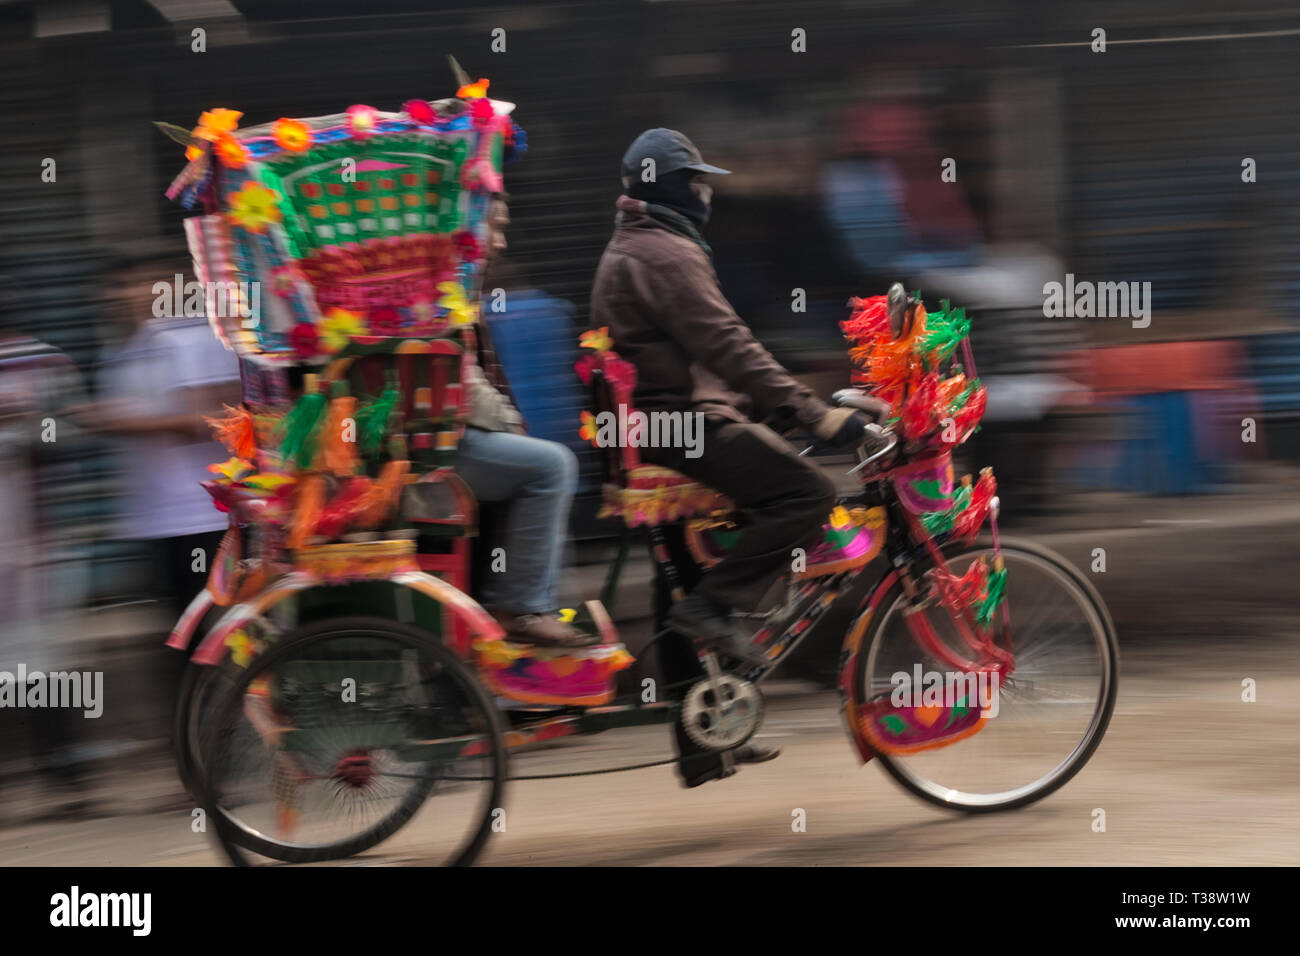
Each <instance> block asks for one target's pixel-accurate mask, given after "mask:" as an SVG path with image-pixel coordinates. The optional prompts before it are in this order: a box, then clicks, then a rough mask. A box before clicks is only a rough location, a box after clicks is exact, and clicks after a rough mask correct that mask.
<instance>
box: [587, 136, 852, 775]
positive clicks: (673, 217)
mask: <svg viewBox="0 0 1300 956" xmlns="http://www.w3.org/2000/svg"><path fill="white" fill-rule="evenodd" d="M646 160H653V170H654V173H653V175H652V176H650V177H649V178H650V180H651V181H649V182H646V181H645V180H644V178H643V175H642V174H643V170H645V169H647V168H648V167H649V166H650V164H648V163H646ZM728 172H729V171H728V170H725V169H719V168H718V167H717V166H711V165H709V164H707V163H705V162H704V161H703V158H702V157H701V156H700V152H699V150H698V149H696V147H695V145H694V144H693V143H692V142H691V141H690V140H689V139H687V138H686V137H685V136H683V135H682V134H681V133H679V132H677V131H676V130H669V129H652V130H647V131H645V132H644V133H642V134H641V135H640V136H638V137H637V138H636V140H634V141H633V143H632V145H631V146H630V147H629V148H628V150H627V153H626V154H625V155H624V156H623V163H622V170H621V175H622V181H623V186H624V189H625V193H624V195H622V196H620V197H619V198H618V202H617V209H618V215H617V218H616V219H615V223H616V225H615V229H614V235H613V237H612V238H611V239H610V241H609V245H608V246H607V247H606V248H605V254H604V255H603V256H602V258H601V260H600V265H599V267H598V268H597V270H596V277H595V282H594V285H593V288H592V295H591V313H592V325H593V326H596V327H600V326H607V327H608V328H609V333H610V336H611V338H612V339H613V340H614V349H615V350H616V351H617V352H618V353H619V355H620V356H622V357H623V358H624V359H627V360H628V361H630V362H631V363H632V364H633V365H634V366H635V367H636V372H637V384H636V391H635V402H636V407H637V409H638V410H639V411H643V412H653V411H665V412H670V413H671V412H678V413H685V414H694V413H697V412H698V413H701V414H703V415H704V423H705V424H704V437H703V443H702V448H700V449H696V451H697V452H702V453H701V454H699V457H687V455H686V454H685V452H686V449H683V448H644V449H642V450H641V455H642V458H643V459H644V460H646V461H648V462H650V463H653V464H657V465H662V466H665V467H668V468H671V469H673V470H674V471H679V472H682V473H683V474H685V475H688V476H689V477H691V478H694V479H695V480H697V481H700V482H703V483H704V484H706V485H708V486H710V487H712V488H715V489H717V490H718V491H720V492H722V493H723V494H725V495H727V496H728V497H729V498H730V499H731V500H732V501H733V502H735V503H736V505H737V506H738V507H739V508H741V509H742V510H744V511H745V512H746V513H747V516H748V518H749V523H748V525H747V527H746V528H745V529H744V531H743V532H742V533H741V535H740V537H739V538H738V539H737V541H736V543H735V544H734V545H733V546H732V547H731V549H730V550H729V551H728V553H727V556H726V557H725V558H724V559H723V560H722V561H721V562H720V563H719V564H718V565H716V566H715V567H713V568H712V569H711V570H709V571H706V572H705V573H704V575H703V577H702V578H701V579H700V583H699V584H698V585H696V586H695V588H694V589H693V590H691V591H690V593H688V594H687V595H686V596H685V597H684V598H683V599H682V600H680V601H677V602H676V603H675V604H673V605H672V607H671V609H670V610H669V612H668V616H667V623H668V625H669V626H670V627H671V628H672V629H673V630H674V631H675V632H676V633H677V634H679V635H685V636H686V637H687V638H693V639H695V640H697V641H699V642H700V643H702V644H704V645H706V646H709V647H712V648H715V649H718V650H721V651H723V652H725V653H727V654H728V655H729V656H732V657H738V658H741V659H752V658H753V657H754V656H755V654H754V652H752V651H750V650H749V648H748V647H747V646H746V645H745V644H742V643H740V642H739V641H737V640H736V638H735V637H734V636H733V634H732V627H731V611H732V610H733V609H742V610H745V609H753V608H754V607H756V606H757V605H758V603H759V602H760V601H761V600H762V599H763V596H764V594H765V593H766V592H767V590H768V589H769V588H770V587H771V585H772V584H773V583H774V582H775V581H776V580H777V578H779V577H780V576H781V575H782V574H783V573H784V572H786V571H788V570H790V567H791V560H792V558H793V553H794V549H795V548H796V547H798V546H800V545H806V544H808V541H809V539H810V538H812V537H813V536H814V535H815V534H816V533H817V531H818V530H819V529H820V528H821V527H822V524H823V522H825V520H826V517H827V515H828V514H829V513H830V511H831V508H832V507H833V506H834V504H835V487H834V485H833V484H832V483H831V481H830V479H829V478H827V477H826V476H825V475H824V474H822V472H821V471H820V469H818V468H817V466H816V465H814V464H813V463H812V462H811V461H809V460H808V459H807V458H803V457H800V456H799V455H798V454H796V453H795V452H794V451H793V450H792V449H791V447H790V445H789V444H788V443H787V442H786V441H785V440H784V439H783V438H782V437H781V436H780V435H779V434H777V432H776V431H774V430H773V429H772V428H769V427H768V426H767V425H765V424H760V423H759V421H757V420H756V419H759V418H770V419H772V420H776V419H782V418H783V419H785V420H787V421H788V420H791V419H793V420H794V421H795V422H797V423H799V424H802V425H803V426H804V427H805V428H806V429H807V430H808V431H809V432H811V433H812V435H813V436H814V437H815V438H817V439H818V440H820V441H821V442H824V443H826V444H828V445H849V444H852V445H857V444H860V443H862V442H863V441H864V436H865V433H864V429H865V426H866V425H867V424H868V423H869V419H868V418H866V417H865V416H863V415H862V414H861V413H859V412H857V411H855V410H854V409H852V408H831V407H829V406H828V405H826V404H825V403H824V402H822V401H821V400H819V399H818V398H817V397H816V396H815V395H813V393H812V391H811V390H810V389H809V388H808V387H807V386H805V385H802V384H800V383H799V382H797V381H795V379H794V378H793V377H791V375H790V374H789V373H788V372H787V371H786V370H785V369H784V368H782V367H781V365H780V364H779V363H778V362H777V361H776V359H774V358H773V357H772V356H771V354H770V353H769V352H768V351H767V349H765V348H763V346H762V345H761V344H759V342H758V341H757V340H756V339H755V338H754V336H753V333H751V332H750V330H749V327H748V326H747V325H746V324H745V323H744V321H743V320H742V319H741V318H740V316H738V315H737V314H736V312H735V310H734V309H732V307H731V305H730V304H729V303H728V302H727V300H726V298H725V297H724V296H723V294H722V289H721V288H720V286H719V284H718V277H717V274H716V273H715V272H714V270H713V263H712V250H711V249H710V248H709V245H708V243H706V242H705V241H704V237H703V236H702V235H701V233H700V230H702V229H703V228H704V226H705V224H706V223H707V222H708V220H709V214H710V211H711V210H710V206H711V200H712V195H713V191H712V188H711V187H710V186H709V185H708V184H707V183H705V182H704V176H705V175H706V174H716V175H726V174H727V173H728ZM661 659H662V660H663V670H664V679H665V680H668V681H670V682H677V681H681V680H687V679H689V678H690V677H691V676H692V675H693V674H694V673H698V672H699V663H698V660H697V658H696V656H695V654H694V652H693V650H691V649H690V648H689V647H685V648H683V647H678V646H676V645H664V646H662V647H661ZM675 732H676V740H677V748H678V756H679V762H678V772H679V774H680V775H681V778H682V782H683V784H684V785H685V786H687V787H695V786H699V785H700V784H702V783H705V782H707V781H709V780H716V779H718V778H720V777H722V776H724V775H725V773H726V771H725V770H724V766H723V762H722V761H721V759H720V757H719V755H718V754H716V753H712V752H707V751H703V750H702V749H701V748H699V747H698V746H696V745H695V744H694V742H692V741H691V740H690V738H689V737H687V736H686V734H685V732H684V731H683V729H682V728H681V726H680V725H678V726H677V727H676V729H675ZM779 752H780V751H778V750H770V749H767V748H763V747H759V746H757V745H755V744H749V745H746V746H745V747H742V748H740V749H739V750H738V751H737V752H736V754H735V760H736V762H738V763H755V762H759V761H762V760H769V759H771V758H772V757H775V756H776V755H777V754H778V753H779Z"/></svg>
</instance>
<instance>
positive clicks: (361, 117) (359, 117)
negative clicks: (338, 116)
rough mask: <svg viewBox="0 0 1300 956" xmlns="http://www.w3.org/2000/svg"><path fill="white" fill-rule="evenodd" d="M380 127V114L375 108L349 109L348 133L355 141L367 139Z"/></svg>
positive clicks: (358, 107)
mask: <svg viewBox="0 0 1300 956" xmlns="http://www.w3.org/2000/svg"><path fill="white" fill-rule="evenodd" d="M378 125H379V112H378V111H377V110H376V109H375V108H374V107H373V106H362V105H361V104H359V103H358V104H357V105H356V106H349V107H348V132H349V133H351V134H352V138H353V139H365V138H366V137H367V136H369V135H370V134H371V133H373V132H374V131H375V127H376V126H378Z"/></svg>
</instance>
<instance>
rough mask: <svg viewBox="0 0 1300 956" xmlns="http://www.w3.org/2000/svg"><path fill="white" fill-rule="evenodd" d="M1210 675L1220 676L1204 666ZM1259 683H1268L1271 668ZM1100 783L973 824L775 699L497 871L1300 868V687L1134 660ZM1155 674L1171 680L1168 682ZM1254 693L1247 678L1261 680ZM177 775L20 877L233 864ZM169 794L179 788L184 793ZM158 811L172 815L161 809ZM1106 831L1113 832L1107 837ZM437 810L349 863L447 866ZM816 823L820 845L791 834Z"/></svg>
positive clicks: (608, 786) (40, 849) (585, 802)
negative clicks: (749, 752) (732, 734)
mask: <svg viewBox="0 0 1300 956" xmlns="http://www.w3.org/2000/svg"><path fill="white" fill-rule="evenodd" d="M1201 656H1202V657H1205V656H1207V655H1206V654H1202V655H1201ZM1254 666H1258V667H1266V666H1267V665H1266V664H1265V663H1264V661H1263V660H1259V661H1256V662H1255V665H1254ZM1130 669H1137V670H1139V671H1143V672H1145V673H1143V674H1132V673H1130V674H1129V676H1128V677H1127V679H1126V680H1125V681H1124V683H1123V686H1122V691H1121V695H1120V699H1119V703H1118V706H1117V708H1116V712H1115V716H1114V719H1113V721H1112V723H1111V728H1110V731H1109V733H1108V734H1107V736H1106V739H1105V740H1104V742H1103V744H1102V746H1101V748H1100V750H1099V751H1098V752H1097V754H1096V755H1095V756H1094V757H1093V759H1092V761H1091V763H1090V764H1089V765H1088V766H1087V767H1086V768H1085V769H1084V770H1083V772H1082V773H1081V774H1080V775H1079V776H1078V777H1076V778H1075V779H1074V780H1073V781H1072V782H1070V783H1069V784H1067V785H1066V787H1065V788H1064V789H1062V790H1061V791H1058V792H1057V793H1056V794H1054V795H1053V796H1050V797H1048V798H1047V799H1046V800H1044V801H1042V802H1041V803H1038V804H1036V805H1034V806H1031V807H1028V808H1025V809H1022V810H1017V811H1013V812H1010V813H1004V814H993V815H982V816H966V815H962V814H955V813H949V812H945V811H943V810H940V809H937V808H934V807H931V806H929V805H927V804H924V803H922V802H920V801H919V800H917V799H915V798H914V797H912V796H910V795H909V794H907V793H905V792H904V791H903V790H901V789H900V788H899V787H898V786H897V785H896V784H895V783H894V782H893V781H892V779H891V778H890V777H889V776H888V775H886V774H885V773H884V772H883V771H882V770H881V769H880V768H878V767H874V766H870V765H868V766H866V767H862V766H859V764H858V762H857V760H856V758H855V757H854V755H853V753H852V752H851V750H850V747H849V745H848V742H847V739H846V737H845V736H844V733H843V731H842V729H841V727H840V724H839V718H838V715H837V712H836V708H835V698H834V695H831V694H828V693H804V692H800V690H799V688H798V687H795V686H789V685H787V686H784V687H780V688H777V690H778V691H779V693H776V694H774V695H773V697H772V700H771V710H770V712H769V716H768V719H767V721H766V725H765V728H764V731H763V735H764V739H765V740H766V742H768V743H772V744H778V745H780V746H781V747H782V748H784V752H783V754H782V756H781V757H780V758H779V759H777V760H775V761H772V762H770V763H766V764H762V765H759V766H751V767H746V768H743V769H742V770H741V772H740V773H739V774H737V775H736V776H734V777H731V778H729V779H727V780H723V781H718V782H714V783H710V784H707V785H705V786H703V787H700V788H698V789H695V790H690V791H687V790H684V789H682V788H680V787H679V785H678V784H677V782H676V779H675V777H674V776H673V774H672V772H671V770H670V768H667V767H656V768H650V769H645V770H636V771H629V772H626V773H618V774H610V775H603V776H588V777H578V778H570V779H562V780H533V781H518V782H514V783H513V784H512V785H511V786H510V789H509V792H508V794H507V799H506V801H505V807H506V827H505V830H504V832H498V833H496V834H494V835H493V836H492V838H491V841H490V843H489V845H488V849H487V851H486V853H485V854H484V855H483V857H482V859H481V862H482V863H484V864H487V865H516V866H529V865H575V864H604V865H615V866H636V865H718V864H742V865H746V864H747V865H768V864H777V865H819V864H825V865H860V864H878V863H879V864H935V865H952V864H1030V865H1034V864H1097V865H1102V864H1198V863H1209V864H1229V863H1238V864H1295V863H1296V862H1298V861H1300V855H1298V854H1297V824H1296V822H1295V808H1296V797H1295V793H1296V786H1297V783H1298V782H1300V774H1298V773H1297V768H1296V761H1295V755H1296V747H1295V736H1294V727H1295V726H1296V722H1297V720H1300V674H1297V673H1294V672H1292V673H1290V674H1287V675H1280V674H1277V673H1276V672H1274V671H1269V670H1261V671H1259V673H1260V674H1264V675H1266V676H1264V677H1261V678H1260V699H1259V701H1258V702H1257V703H1254V704H1246V703H1243V702H1242V701H1241V699H1240V679H1239V675H1238V673H1233V674H1231V675H1229V674H1227V669H1226V668H1219V669H1214V668H1211V669H1210V670H1206V669H1205V668H1204V667H1201V668H1193V667H1191V666H1188V665H1186V664H1183V665H1177V664H1171V662H1168V661H1164V660H1149V661H1144V660H1141V659H1139V660H1138V661H1136V662H1133V663H1132V664H1131V665H1130ZM1156 670H1159V671H1160V673H1159V674H1156V673H1154V671H1156ZM1237 670H1238V671H1240V673H1241V675H1242V676H1250V674H1248V673H1246V671H1250V670H1251V666H1250V665H1248V666H1247V667H1246V671H1241V669H1240V668H1238V669H1237ZM666 754H667V738H666V734H665V732H664V730H663V729H662V728H635V729H629V730H622V731H610V732H608V733H606V734H604V735H601V736H598V737H593V738H587V739H586V740H580V741H565V742H562V743H557V744H554V745H551V746H549V747H547V748H546V750H544V751H543V752H540V753H536V754H532V755H526V756H525V757H523V758H522V759H520V760H518V761H517V762H516V772H519V773H529V774H538V773H548V772H558V771H561V770H584V769H591V768H594V767H598V766H610V765H615V764H619V763H635V762H640V761H646V760H653V759H655V758H656V757H657V756H663V755H666ZM169 784H170V773H169V771H168V770H167V768H165V767H163V766H160V767H158V768H156V769H155V770H152V771H141V770H135V771H133V772H132V774H131V780H130V781H126V780H122V781H119V782H118V786H119V787H126V788H127V789H128V790H130V789H134V790H135V793H136V796H137V797H138V798H139V799H140V800H141V801H142V805H141V806H138V807H136V808H135V809H134V810H132V809H131V807H130V804H129V801H128V803H127V804H126V805H125V806H124V807H123V808H122V811H121V812H120V813H119V814H117V815H113V816H110V817H105V818H100V819H93V820H87V821H81V822H75V823H58V824H41V825H26V826H20V827H17V828H11V829H7V830H4V831H0V859H4V860H5V862H6V863H7V864H11V865H12V864H43V865H107V866H122V865H140V864H145V865H205V864H213V863H219V862H221V861H222V858H221V857H220V856H219V855H218V853H217V852H215V851H214V849H213V844H212V843H211V842H210V841H209V838H208V837H206V836H204V835H203V834H195V833H192V832H191V828H190V812H189V811H190V806H189V804H187V803H186V802H185V801H184V800H181V799H177V800H175V801H170V804H171V805H170V806H168V803H169V801H167V800H165V799H163V800H154V801H152V802H153V804H154V806H153V807H152V808H151V807H150V806H149V805H148V804H149V803H150V800H149V799H148V798H149V796H150V795H151V794H153V795H157V796H165V795H166V793H167V788H168V786H169ZM172 786H174V785H172ZM159 804H161V805H162V806H161V807H160V806H159ZM1099 808H1100V809H1101V810H1104V811H1105V822H1106V829H1105V832H1096V831H1095V830H1094V819H1095V811H1096V810H1097V809H1099ZM437 810H438V803H437V801H436V800H435V801H432V802H431V803H430V804H428V805H426V808H425V809H424V810H423V811H422V812H421V814H420V815H419V816H417V817H416V819H415V820H414V821H412V822H411V823H410V824H408V825H407V826H406V827H405V828H404V829H403V830H401V831H400V832H399V833H398V834H397V835H396V836H395V837H393V838H392V839H390V840H389V841H388V842H386V843H384V844H382V845H381V846H379V847H377V848H376V849H374V850H372V851H370V852H369V853H367V854H365V855H363V856H361V857H357V858H355V859H353V860H351V861H348V862H350V863H352V864H356V865H366V864H373V865H421V864H424V863H427V862H429V861H430V860H432V859H435V858H436V853H437V850H438V848H439V843H438V839H437V836H438V819H437ZM796 810H802V811H803V815H804V817H805V818H806V830H805V831H804V832H796V831H795V829H794V828H793V826H792V822H793V821H794V819H795V816H794V814H795V811H796Z"/></svg>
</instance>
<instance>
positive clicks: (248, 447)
mask: <svg viewBox="0 0 1300 956" xmlns="http://www.w3.org/2000/svg"><path fill="white" fill-rule="evenodd" d="M221 407H222V408H224V409H225V410H226V417H225V418H208V417H207V416H206V415H205V416H204V417H203V420H204V421H205V422H207V423H208V424H209V425H211V426H212V432H213V435H214V436H215V437H216V439H217V441H219V442H221V444H223V445H225V446H226V447H227V448H228V449H230V453H231V454H233V455H234V456H235V457H236V458H243V459H246V460H249V461H251V460H252V459H253V456H254V455H256V454H257V436H256V435H255V434H254V432H253V413H252V412H250V411H249V410H248V409H247V408H244V407H243V406H242V405H241V406H239V407H238V408H234V407H232V406H230V405H222V406H221Z"/></svg>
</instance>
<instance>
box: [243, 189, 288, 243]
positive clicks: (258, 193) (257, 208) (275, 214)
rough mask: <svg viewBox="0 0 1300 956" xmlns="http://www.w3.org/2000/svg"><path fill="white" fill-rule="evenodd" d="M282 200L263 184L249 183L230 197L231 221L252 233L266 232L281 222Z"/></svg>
mask: <svg viewBox="0 0 1300 956" xmlns="http://www.w3.org/2000/svg"><path fill="white" fill-rule="evenodd" d="M282 219H283V215H282V214H281V212H280V198H279V197H278V196H277V195H276V194H275V193H274V192H272V191H271V190H270V189H267V188H266V187H265V186H263V185H262V184H261V183H255V182H247V183H244V185H243V186H241V187H240V188H239V191H238V192H237V193H235V194H234V195H233V196H231V197H230V220H231V222H233V223H235V224H236V225H239V226H243V227H244V228H245V229H247V230H249V231H250V232H265V231H266V227H267V226H269V225H271V224H272V223H277V222H280V221H281V220H282Z"/></svg>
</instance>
